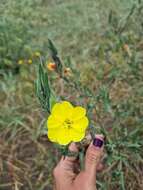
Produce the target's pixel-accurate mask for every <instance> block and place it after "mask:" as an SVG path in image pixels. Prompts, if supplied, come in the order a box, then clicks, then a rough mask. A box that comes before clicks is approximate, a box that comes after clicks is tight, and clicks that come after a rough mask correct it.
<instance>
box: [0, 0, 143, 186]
mask: <svg viewBox="0 0 143 190" xmlns="http://www.w3.org/2000/svg"><path fill="white" fill-rule="evenodd" d="M142 18H143V1H142V0H128V1H125V0H121V1H119V0H100V1H97V0H76V1H73V0H68V1H66V0H23V1H19V0H12V1H11V0H1V2H0V190H12V189H15V190H48V189H52V175H51V174H52V173H51V171H52V168H53V167H54V165H55V163H56V162H57V160H58V153H57V151H56V149H54V147H53V145H52V144H51V143H50V142H48V139H47V137H46V135H43V124H44V121H45V117H46V115H45V114H44V113H43V112H42V110H41V107H40V106H39V103H38V101H37V98H36V97H35V91H34V80H35V78H36V73H35V65H36V64H37V63H38V59H37V58H36V57H34V53H35V52H40V53H41V55H42V56H47V54H48V45H47V44H48V38H50V39H52V40H53V41H54V42H55V44H56V47H57V49H58V50H59V55H60V57H61V58H62V59H63V60H67V59H68V58H69V57H70V58H71V62H72V64H73V65H74V67H75V68H76V69H77V71H78V73H79V74H80V81H81V82H82V83H83V84H84V85H86V86H87V87H88V88H90V89H91V90H92V92H93V94H95V96H97V97H98V98H97V99H96V101H97V102H96V109H97V110H98V115H96V113H95V114H93V116H92V119H93V121H94V122H93V124H95V128H96V129H97V130H98V129H99V128H100V127H103V128H104V129H105V130H106V133H107V134H108V136H109V139H110V142H111V143H110V145H111V146H110V147H108V148H109V149H110V151H109V152H108V156H107V161H106V166H105V170H104V171H103V172H102V173H101V174H100V175H99V176H98V178H99V181H98V186H99V187H98V189H104V190H106V189H107V190H108V189H110V190H112V189H115V188H116V189H122V190H125V189H128V190H129V189H130V190H136V189H138V190H139V189H140V190H142V189H143V139H142V137H143V20H142ZM29 59H30V60H32V64H29V62H28V60H29ZM19 60H23V61H24V64H21V65H20V64H18V62H19ZM75 80H76V78H75ZM70 93H71V94H72V99H74V98H76V97H77V96H78V92H76V93H73V92H72V91H71V90H70V89H67V90H65V91H64V96H65V97H69V98H71V97H70V95H69V94H70ZM87 101H88V100H87ZM83 104H85V105H86V102H85V103H83ZM93 113H94V112H93Z"/></svg>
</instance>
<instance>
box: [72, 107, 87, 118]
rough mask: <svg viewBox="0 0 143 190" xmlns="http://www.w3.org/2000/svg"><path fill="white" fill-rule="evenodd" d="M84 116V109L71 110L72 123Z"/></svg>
mask: <svg viewBox="0 0 143 190" xmlns="http://www.w3.org/2000/svg"><path fill="white" fill-rule="evenodd" d="M85 115H86V109H84V108H83V107H80V106H77V107H75V108H74V109H73V113H72V119H73V121H75V120H78V119H81V118H82V117H84V116H85Z"/></svg>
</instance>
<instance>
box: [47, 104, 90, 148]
mask: <svg viewBox="0 0 143 190" xmlns="http://www.w3.org/2000/svg"><path fill="white" fill-rule="evenodd" d="M88 123H89V121H88V118H87V117H86V110H85V109H84V108H83V107H81V106H76V107H74V106H73V105H72V104H71V103H70V102H67V101H63V102H60V103H56V104H55V105H54V106H53V108H52V111H51V115H50V116H49V118H48V120H47V127H48V137H49V139H50V140H51V141H52V142H57V143H59V144H61V145H67V144H69V143H70V142H72V141H73V142H79V141H81V140H82V139H83V138H84V136H85V131H86V128H87V126H88Z"/></svg>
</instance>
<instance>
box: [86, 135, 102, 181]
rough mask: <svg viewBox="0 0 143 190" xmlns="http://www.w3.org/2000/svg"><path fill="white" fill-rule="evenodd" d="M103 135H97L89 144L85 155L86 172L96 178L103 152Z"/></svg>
mask: <svg viewBox="0 0 143 190" xmlns="http://www.w3.org/2000/svg"><path fill="white" fill-rule="evenodd" d="M103 138H104V137H103V135H96V136H95V139H94V140H93V142H92V143H91V144H90V145H89V147H88V149H87V151H86V156H85V172H87V174H88V176H89V177H93V178H94V179H95V176H96V171H97V166H98V165H99V162H100V159H101V156H102V153H103Z"/></svg>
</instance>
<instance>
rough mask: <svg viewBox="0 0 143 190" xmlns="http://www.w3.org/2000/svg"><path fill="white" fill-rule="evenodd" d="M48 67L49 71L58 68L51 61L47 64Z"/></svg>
mask: <svg viewBox="0 0 143 190" xmlns="http://www.w3.org/2000/svg"><path fill="white" fill-rule="evenodd" d="M47 68H48V70H49V71H54V70H55V69H56V64H55V63H52V62H50V63H48V64H47Z"/></svg>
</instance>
